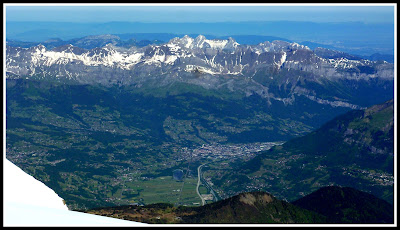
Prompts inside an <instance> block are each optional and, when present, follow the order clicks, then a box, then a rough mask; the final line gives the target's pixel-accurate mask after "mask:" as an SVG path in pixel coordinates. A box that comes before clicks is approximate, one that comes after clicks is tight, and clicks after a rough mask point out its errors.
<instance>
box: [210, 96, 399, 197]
mask: <svg viewBox="0 0 400 230" xmlns="http://www.w3.org/2000/svg"><path fill="white" fill-rule="evenodd" d="M393 130H394V108H393V100H391V101H387V102H385V103H383V104H380V105H376V106H372V107H370V108H368V109H366V110H356V111H350V112H348V113H346V114H343V115H341V116H339V117H337V118H335V119H333V120H332V121H329V122H328V123H326V124H325V125H323V126H322V127H321V128H319V129H317V130H316V131H313V132H311V133H310V134H307V135H305V136H303V137H299V138H294V139H292V140H290V141H287V142H286V143H285V144H283V145H282V146H275V147H273V148H272V149H270V150H269V151H266V152H263V153H262V154H260V155H258V156H257V157H255V158H254V159H252V160H251V161H249V162H247V163H245V164H241V163H240V162H237V163H236V164H232V167H233V170H232V171H230V172H229V173H225V174H223V175H221V176H220V177H219V178H215V181H214V183H215V184H216V185H218V186H219V187H220V188H221V190H224V191H230V192H231V194H234V193H235V192H241V191H246V190H248V189H251V188H253V189H258V190H266V191H269V192H272V193H274V194H276V195H277V196H278V197H280V198H286V199H288V200H295V199H298V198H300V197H302V196H303V195H304V194H307V193H310V192H313V191H315V190H317V189H318V188H320V187H323V186H328V185H341V186H351V187H354V188H357V189H359V190H362V191H366V192H369V193H372V194H374V195H375V196H377V197H379V198H381V199H384V200H386V201H388V202H390V203H393V183H394V177H393V176H394V175H393V168H394V161H393V160H394V151H393V150H394V131H393ZM243 175H246V176H243ZM227 181H229V182H228V183H227Z"/></svg>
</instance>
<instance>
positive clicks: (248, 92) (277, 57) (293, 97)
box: [5, 35, 394, 209]
mask: <svg viewBox="0 0 400 230" xmlns="http://www.w3.org/2000/svg"><path fill="white" fill-rule="evenodd" d="M96 39H100V40H97V41H93V40H96ZM113 39H114V37H113V36H109V35H107V36H98V37H97V38H96V37H92V39H88V40H86V42H87V43H81V44H86V45H89V46H91V45H93V44H103V45H104V43H103V41H105V40H111V41H112V40H113ZM5 61H6V125H7V130H6V143H7V147H6V151H7V159H9V160H10V161H12V162H13V163H15V164H16V165H18V166H19V167H21V168H22V169H23V170H24V171H26V172H27V173H29V174H31V175H33V176H34V177H35V178H37V179H39V180H40V181H43V182H44V183H45V184H46V185H48V186H49V187H51V188H52V189H53V190H54V191H56V192H57V193H58V194H59V195H60V196H61V197H63V199H64V200H66V202H67V205H68V207H69V208H70V209H80V208H83V209H85V208H93V207H103V206H115V205H126V204H131V203H144V204H151V203H157V202H160V201H168V202H171V203H175V202H177V203H183V204H189V205H192V204H193V203H197V202H198V199H199V198H198V196H197V194H196V192H195V187H196V185H195V183H196V182H197V175H196V173H195V172H196V168H197V167H199V166H200V165H202V164H205V163H207V167H206V168H204V170H205V174H204V175H205V177H206V178H207V176H208V177H210V176H211V181H212V182H213V187H215V190H216V191H217V192H218V193H220V195H221V196H222V197H224V198H226V197H230V196H233V195H235V194H238V193H239V192H243V191H249V190H250V189H254V188H263V189H270V188H272V184H274V188H273V189H274V194H276V195H277V196H278V197H279V198H282V199H283V198H284V199H288V200H293V199H294V198H298V197H299V196H301V194H304V193H308V192H312V191H313V190H315V189H317V188H319V187H321V186H323V185H329V184H330V183H334V184H341V183H342V182H343V181H344V179H343V177H342V176H341V175H342V173H346V175H347V176H346V179H345V182H346V183H353V184H356V185H357V186H361V187H358V188H359V189H363V190H368V191H370V192H371V193H372V194H374V195H376V196H378V197H380V198H382V199H385V200H388V201H390V200H391V199H392V192H391V188H392V187H391V186H392V184H390V182H391V181H392V177H393V176H392V171H391V170H392V169H393V168H391V165H392V164H391V161H392V160H393V152H391V151H392V148H391V145H390V144H391V143H393V135H392V136H391V134H392V133H393V129H391V128H390V127H392V125H393V122H392V123H390V121H391V119H392V120H393V117H391V113H390V111H392V110H393V106H392V107H390V104H391V103H392V104H393V101H392V102H391V103H386V104H385V105H384V106H383V108H385V109H376V108H378V107H379V106H378V107H372V108H375V109H367V110H365V109H366V108H369V107H371V106H373V105H376V104H381V103H383V102H385V101H388V100H391V99H393V97H394V64H392V63H388V62H385V61H371V60H365V59H359V58H354V57H352V56H351V55H349V54H346V53H342V52H338V51H332V50H324V49H314V50H311V49H310V48H309V47H307V46H304V45H300V44H298V43H290V42H287V41H271V42H269V41H265V42H262V43H259V44H256V45H241V44H239V43H238V42H236V41H235V39H233V38H228V39H207V38H206V37H204V36H201V35H199V36H197V37H195V38H192V37H190V36H183V37H181V38H179V37H176V38H173V39H171V40H170V41H168V42H166V43H159V44H158V43H157V42H154V43H153V42H151V44H149V45H146V46H142V47H140V46H139V47H138V46H127V47H124V46H117V44H114V45H113V44H112V42H111V44H110V43H107V44H105V45H104V46H102V47H95V48H91V49H85V48H82V47H79V46H74V45H62V46H57V47H54V48H46V47H45V46H43V45H37V46H32V47H29V48H21V47H12V46H8V45H7V46H6V60H5ZM351 110H356V112H351V113H350V115H349V114H347V113H346V112H349V111H351ZM360 111H361V112H360ZM382 111H383V112H385V111H386V112H385V113H380V112H382ZM375 112H376V113H375ZM367 114H368V115H367ZM376 114H378V115H376ZM339 115H342V116H345V118H346V119H345V121H343V122H342V121H341V120H340V119H339V120H335V121H341V122H342V123H343V124H342V125H341V126H340V127H336V126H335V125H332V124H333V123H329V124H331V125H332V126H333V128H332V127H331V126H330V125H328V126H326V124H327V122H328V121H331V120H332V119H335V118H336V117H337V116H339ZM392 115H393V114H392ZM363 116H364V117H363ZM353 119H359V120H358V121H357V122H356V121H354V120H353ZM324 124H325V126H324ZM334 124H336V123H334ZM349 124H351V125H350V126H348V125H349ZM366 125H373V126H372V127H371V126H366ZM327 127H328V128H327ZM318 128H322V130H320V131H316V130H318ZM332 130H334V131H335V130H339V131H338V132H333V133H332V132H331V131H332ZM365 130H367V131H365ZM307 134H309V135H308V136H307ZM331 134H333V137H334V138H331V137H332V136H330V135H331ZM310 135H311V136H310ZM312 136H318V137H320V138H321V140H320V141H317V142H315V140H314V139H312V138H311V137H312ZM298 137H303V139H294V138H298ZM299 140H300V141H299ZM286 141H287V142H286ZM282 142H286V143H285V144H284V145H280V144H281V143H282ZM293 143H296V144H293ZM302 143H308V144H307V145H300V144H302ZM319 143H324V144H326V145H327V146H330V147H332V148H330V149H328V150H326V151H325V150H324V151H325V152H323V153H321V155H318V154H317V153H320V152H321V149H322V147H321V146H320V145H318V144H319ZM270 145H277V146H275V147H274V148H272V150H271V152H270V151H263V149H264V148H265V146H270ZM349 145H350V148H348V147H349ZM335 146H336V147H335ZM296 147H298V149H297V150H296V149H295V148H296ZM249 149H251V151H250V150H249ZM349 149H350V150H349ZM363 151H369V152H368V154H365V155H363V154H364V152H363ZM353 152H354V154H353ZM370 153H371V154H370ZM335 154H337V156H338V157H335V156H336V155H335ZM346 154H347V155H346ZM346 157H348V159H350V160H351V161H350V162H351V163H349V164H348V163H346ZM253 158H254V159H253ZM252 159H253V160H252ZM328 159H329V160H331V164H334V163H337V164H336V165H333V166H332V165H330V164H329V161H328ZM353 161H354V162H353ZM343 162H345V163H346V164H343ZM353 163H354V164H353ZM374 163H376V164H374ZM308 166H309V168H307V167H308ZM232 168H233V169H235V170H234V171H232V170H231V169H232ZM176 169H180V170H182V171H185V175H187V176H186V177H185V178H186V179H185V183H184V184H183V185H181V184H180V183H182V182H177V181H170V180H169V179H168V180H169V181H168V183H166V182H165V181H166V180H167V178H169V176H170V175H172V172H173V171H174V170H176ZM306 169H307V170H306ZM335 170H336V171H335ZM327 172H329V174H326V173H327ZM324 176H325V177H324ZM380 176H383V177H380ZM297 177H298V178H297ZM378 177H380V179H379V178H378ZM349 178H350V179H351V180H350V179H349ZM360 178H362V179H360ZM365 181H367V182H368V183H364V182H365ZM170 186H172V187H170ZM184 186H189V189H183V188H184ZM190 186H191V187H190ZM363 186H364V187H363ZM374 186H375V187H374ZM292 188H296V189H292ZM381 188H384V189H381ZM182 190H184V191H190V192H185V193H183V192H182ZM164 199H165V200H164Z"/></svg>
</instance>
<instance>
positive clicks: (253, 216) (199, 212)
mask: <svg viewBox="0 0 400 230" xmlns="http://www.w3.org/2000/svg"><path fill="white" fill-rule="evenodd" d="M85 212H87V213H91V214H96V215H103V216H110V217H115V218H121V219H125V220H132V221H139V222H145V223H153V224H156V223H170V224H171V223H175V224H333V223H335V224H339V223H379V224H387V223H393V206H392V205H390V204H389V203H387V202H386V201H383V200H381V199H378V198H376V197H374V196H373V195H370V194H368V193H364V192H361V191H358V190H356V189H352V188H341V187H335V186H330V187H325V188H321V189H320V190H318V191H316V192H314V193H312V194H310V195H307V196H305V197H303V198H301V199H299V200H297V201H295V202H293V203H289V202H286V201H282V200H279V199H277V198H275V197H274V196H273V195H271V194H269V193H266V192H248V193H241V194H238V195H236V196H233V197H230V198H228V199H225V200H221V201H218V202H214V203H211V204H207V205H204V206H200V207H185V206H179V207H174V206H173V205H171V204H152V205H147V206H134V205H129V206H119V207H106V208H96V209H91V210H87V211H85Z"/></svg>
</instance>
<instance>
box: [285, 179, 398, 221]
mask: <svg viewBox="0 0 400 230" xmlns="http://www.w3.org/2000/svg"><path fill="white" fill-rule="evenodd" d="M292 204H294V205H297V206H299V207H302V208H304V209H307V210H310V211H314V212H316V213H319V214H321V215H324V216H326V217H327V222H328V223H368V224H380V223H387V224H389V223H394V209H393V206H392V205H390V204H389V203H387V202H386V201H384V200H382V199H379V198H377V197H375V196H373V195H371V194H368V193H365V192H362V191H358V190H356V189H353V188H350V187H343V188H342V187H337V186H330V187H324V188H321V189H319V190H317V191H315V192H313V193H311V194H309V195H307V196H305V197H303V198H300V199H299V200H296V201H294V202H292Z"/></svg>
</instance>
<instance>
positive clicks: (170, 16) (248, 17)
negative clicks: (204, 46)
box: [5, 4, 395, 23]
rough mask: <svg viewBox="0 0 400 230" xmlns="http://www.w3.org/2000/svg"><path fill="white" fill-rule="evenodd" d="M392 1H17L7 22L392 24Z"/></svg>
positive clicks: (7, 13)
mask: <svg viewBox="0 0 400 230" xmlns="http://www.w3.org/2000/svg"><path fill="white" fill-rule="evenodd" d="M394 9H395V7H394V6H393V5H391V4H381V5H378V4H375V5H362V4H326V5H322V4H317V5H314V4H302V5H299V4H297V5H292V4H214V5H213V4H152V5H149V4H59V5H54V4H52V5H51V4H50V5H45V4H27V5H23V4H19V5H6V11H5V12H6V20H7V21H52V22H89V23H90V22H98V23H101V22H103V23H104V22H112V21H119V22H142V23H157V22H186V23H190V22H252V21H301V22H324V23H325V22H332V23H334V22H362V23H393V21H394Z"/></svg>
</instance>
